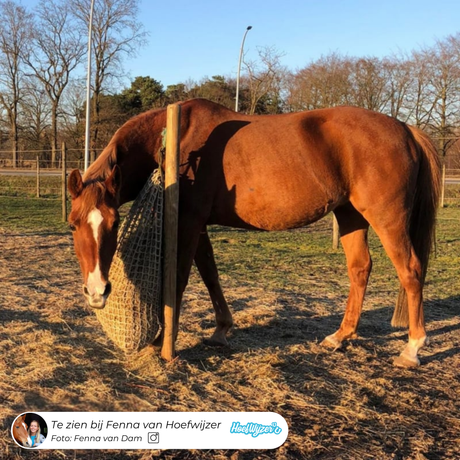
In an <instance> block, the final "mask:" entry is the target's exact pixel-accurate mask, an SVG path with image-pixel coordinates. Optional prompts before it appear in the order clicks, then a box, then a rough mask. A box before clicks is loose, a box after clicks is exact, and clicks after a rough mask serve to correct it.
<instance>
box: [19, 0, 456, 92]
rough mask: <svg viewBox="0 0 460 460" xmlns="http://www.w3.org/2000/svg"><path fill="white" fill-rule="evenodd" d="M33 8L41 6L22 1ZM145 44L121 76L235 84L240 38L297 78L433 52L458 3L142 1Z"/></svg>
mask: <svg viewBox="0 0 460 460" xmlns="http://www.w3.org/2000/svg"><path fill="white" fill-rule="evenodd" d="M22 3H23V4H24V5H27V6H35V5H36V4H38V0H27V1H26V0H23V2H22ZM140 5H141V11H140V20H141V21H142V23H143V24H144V27H145V29H146V30H147V31H148V32H149V38H148V41H149V44H148V46H146V47H145V48H142V49H140V50H139V53H138V56H137V57H135V58H130V59H127V60H125V70H126V71H127V73H128V74H129V75H130V77H132V78H134V77H135V76H138V75H141V76H150V77H152V78H155V79H156V80H159V81H160V82H161V83H162V84H163V85H164V86H165V87H166V86H167V85H170V84H175V83H179V82H184V81H186V80H189V79H192V80H196V81H199V80H201V79H202V78H204V77H212V76H213V75H224V76H233V77H236V72H237V67H238V56H239V50H240V46H241V40H242V38H243V34H244V32H245V30H246V27H247V26H248V25H251V26H252V30H250V31H249V33H248V35H247V37H246V42H245V58H246V59H249V60H255V59H257V56H258V55H257V50H258V48H264V47H267V46H273V47H274V48H276V50H277V51H279V52H280V53H284V57H283V58H282V64H283V65H285V66H286V67H288V68H289V69H290V70H293V71H295V70H296V69H300V68H302V67H304V66H306V65H307V64H308V62H310V61H312V60H315V59H318V58H319V57H320V56H321V55H326V54H329V53H330V52H335V51H336V52H339V53H340V54H343V55H348V56H377V57H383V56H388V55H391V54H392V53H396V52H398V51H406V52H410V51H411V50H414V49H419V48H420V47H422V46H431V45H433V44H434V42H435V40H436V39H443V38H445V37H447V36H448V35H451V34H456V33H457V32H460V1H459V0H434V1H433V0H418V1H415V0H399V1H397V0H382V1H379V2H377V1H374V0H232V1H222V0H221V1H216V0H194V1H191V0H173V1H171V2H166V1H161V2H160V1H154V0H141V2H140Z"/></svg>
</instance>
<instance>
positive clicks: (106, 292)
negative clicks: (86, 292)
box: [102, 282, 112, 296]
mask: <svg viewBox="0 0 460 460" xmlns="http://www.w3.org/2000/svg"><path fill="white" fill-rule="evenodd" d="M111 292H112V283H110V282H108V283H107V284H106V285H105V290H104V294H102V295H103V296H108V295H109V294H110V293H111Z"/></svg>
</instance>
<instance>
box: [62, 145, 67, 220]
mask: <svg viewBox="0 0 460 460" xmlns="http://www.w3.org/2000/svg"><path fill="white" fill-rule="evenodd" d="M61 163H62V181H61V182H62V183H61V190H62V191H61V195H62V221H63V222H66V221H67V177H66V146H65V142H63V143H62V147H61Z"/></svg>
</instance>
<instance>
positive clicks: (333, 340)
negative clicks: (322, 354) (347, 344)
mask: <svg viewBox="0 0 460 460" xmlns="http://www.w3.org/2000/svg"><path fill="white" fill-rule="evenodd" d="M323 344H324V345H326V346H329V347H333V348H334V351H336V350H338V349H339V348H341V346H342V342H341V341H340V340H339V339H338V338H337V337H336V333H334V334H331V335H328V336H327V337H326V338H325V339H324V340H323Z"/></svg>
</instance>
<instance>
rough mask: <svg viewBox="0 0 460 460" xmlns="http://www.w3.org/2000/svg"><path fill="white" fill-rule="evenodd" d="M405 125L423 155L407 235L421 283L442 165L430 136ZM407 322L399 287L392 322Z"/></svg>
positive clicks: (432, 237)
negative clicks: (418, 267) (418, 263)
mask: <svg viewBox="0 0 460 460" xmlns="http://www.w3.org/2000/svg"><path fill="white" fill-rule="evenodd" d="M408 128H409V129H410V132H411V133H412V136H413V138H414V140H415V142H416V144H417V146H418V148H419V150H420V153H421V154H422V158H421V163H420V170H419V173H418V177H417V184H416V189H415V197H414V202H413V208H412V213H411V216H410V229H409V234H410V238H411V241H412V245H413V247H414V251H415V254H416V255H417V257H418V258H419V260H420V263H421V265H422V285H423V284H424V282H425V275H426V271H427V268H428V260H429V258H430V252H431V249H432V247H433V244H434V242H435V225H436V213H437V209H438V205H439V195H440V191H441V166H440V161H439V157H438V153H437V151H436V147H435V146H434V145H433V142H432V141H431V139H430V138H429V137H428V136H427V135H426V134H425V133H424V132H422V131H420V130H419V129H417V128H415V127H413V126H408ZM408 323H409V312H408V308H407V296H406V291H405V290H404V288H403V287H402V286H401V287H400V289H399V296H398V300H397V302H396V308H395V311H394V314H393V318H392V320H391V325H392V326H394V327H407V326H408Z"/></svg>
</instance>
